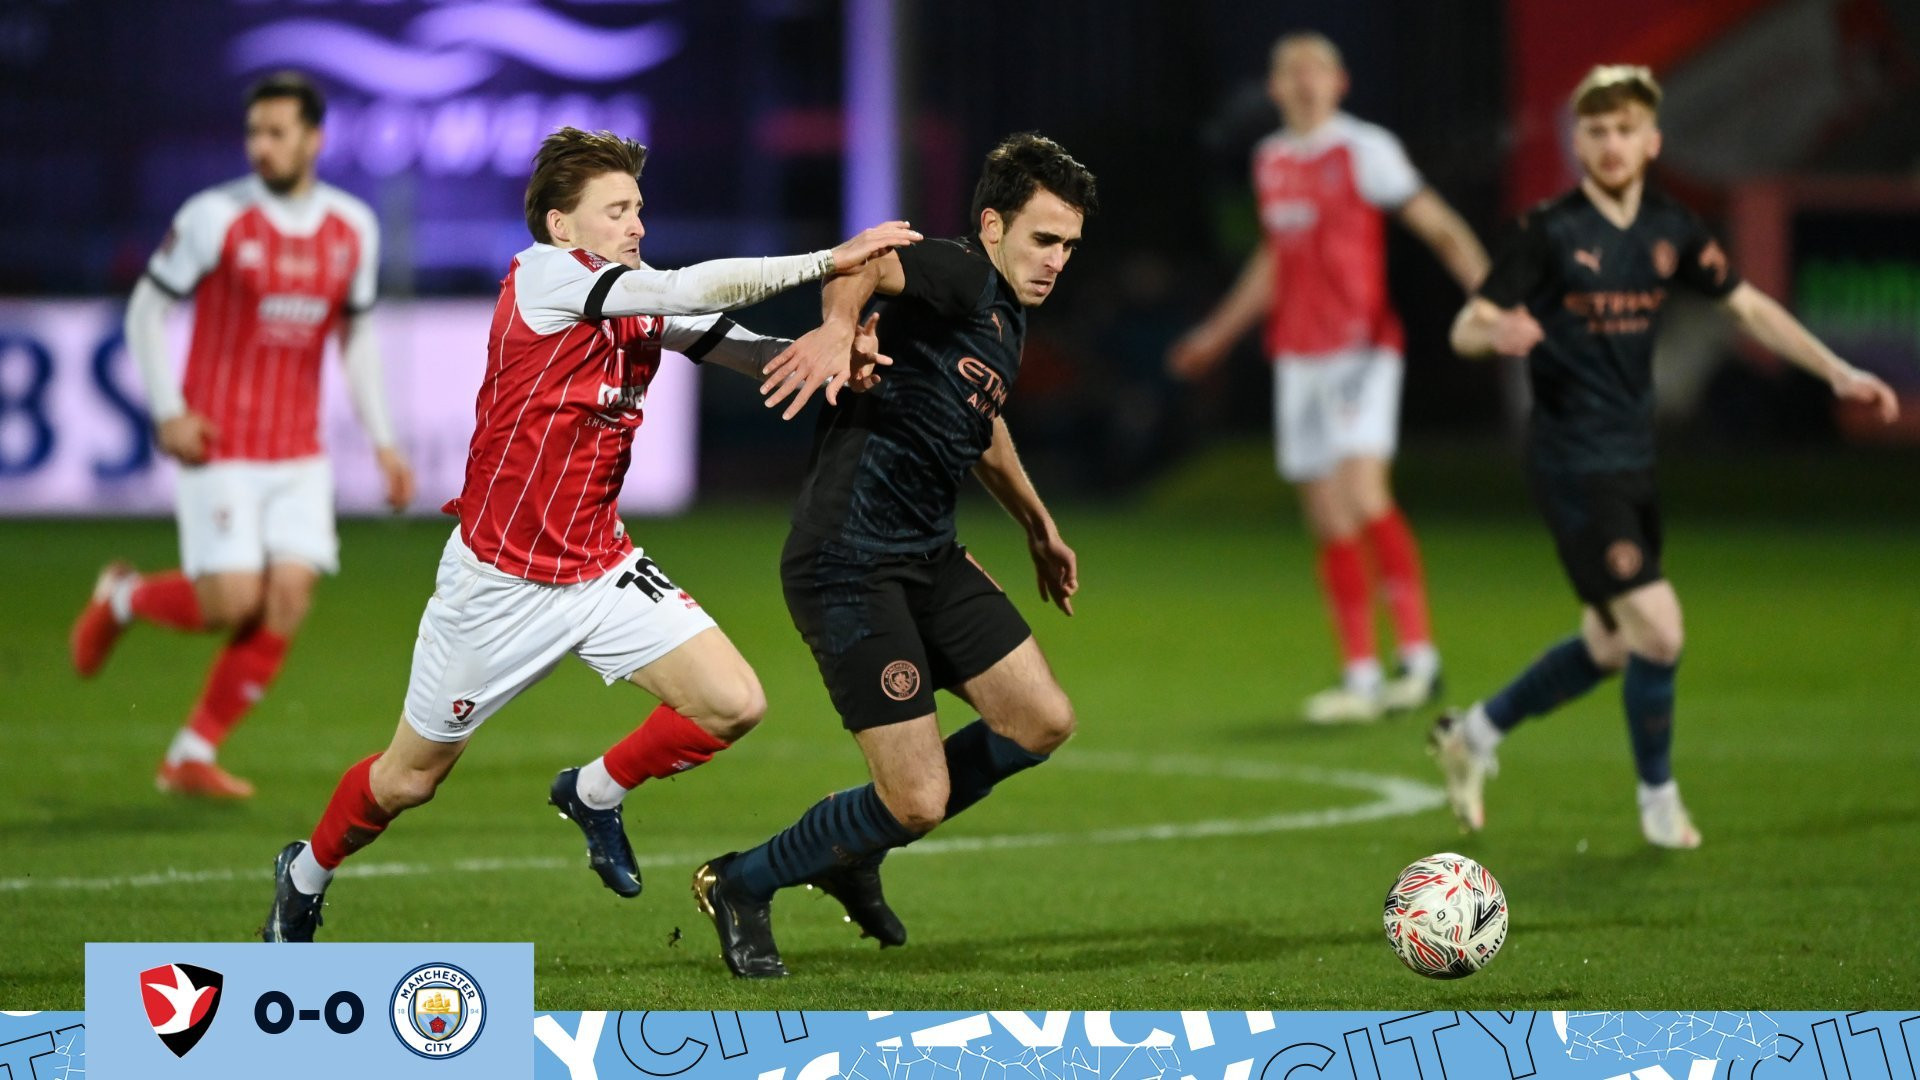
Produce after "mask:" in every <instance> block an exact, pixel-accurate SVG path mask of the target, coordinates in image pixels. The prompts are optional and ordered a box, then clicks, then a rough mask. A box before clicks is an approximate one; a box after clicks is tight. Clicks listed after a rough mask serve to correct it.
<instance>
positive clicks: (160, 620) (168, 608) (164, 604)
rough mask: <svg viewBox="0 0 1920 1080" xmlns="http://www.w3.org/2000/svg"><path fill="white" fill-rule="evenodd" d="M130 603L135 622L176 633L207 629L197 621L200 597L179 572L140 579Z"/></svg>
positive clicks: (199, 618)
mask: <svg viewBox="0 0 1920 1080" xmlns="http://www.w3.org/2000/svg"><path fill="white" fill-rule="evenodd" d="M130 599H131V601H132V607H133V617H134V618H136V619H145V620H146V621H148V622H150V623H155V624H157V625H160V626H168V627H172V628H173V629H175V630H204V629H206V628H207V624H206V622H205V620H203V619H202V618H201V617H200V596H199V594H197V593H195V592H194V591H193V581H192V580H191V579H190V578H188V577H187V576H186V575H185V574H182V573H181V572H180V571H178V570H163V571H161V572H160V573H158V574H147V575H145V576H143V577H141V579H140V584H138V585H135V586H134V587H133V593H132V595H131V597H130Z"/></svg>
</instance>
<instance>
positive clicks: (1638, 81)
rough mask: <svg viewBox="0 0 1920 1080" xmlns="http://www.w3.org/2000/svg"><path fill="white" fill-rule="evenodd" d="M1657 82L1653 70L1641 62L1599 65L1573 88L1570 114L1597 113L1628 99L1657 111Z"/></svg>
mask: <svg viewBox="0 0 1920 1080" xmlns="http://www.w3.org/2000/svg"><path fill="white" fill-rule="evenodd" d="M1661 96H1662V95H1661V93H1660V83H1659V81H1658V80H1656V79H1655V78H1654V77H1653V69H1652V68H1649V67H1646V66H1644V65H1641V64H1600V65H1597V66H1596V67H1594V69H1593V70H1592V71H1589V72H1587V77H1586V78H1584V79H1581V80H1580V85H1579V86H1576V87H1574V88H1573V114H1574V115H1575V116H1598V115H1600V114H1601V113H1610V112H1612V111H1614V110H1615V109H1619V108H1623V107H1625V106H1626V105H1627V104H1629V103H1631V102H1639V103H1640V104H1642V105H1645V106H1646V107H1647V108H1648V110H1649V111H1652V112H1655V113H1658V112H1659V111H1660V98H1661Z"/></svg>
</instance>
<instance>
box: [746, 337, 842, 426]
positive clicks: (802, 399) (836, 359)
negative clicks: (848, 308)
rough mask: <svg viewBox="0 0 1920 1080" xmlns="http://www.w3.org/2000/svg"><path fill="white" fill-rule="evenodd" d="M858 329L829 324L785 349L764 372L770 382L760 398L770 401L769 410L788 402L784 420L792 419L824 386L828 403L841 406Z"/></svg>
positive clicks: (761, 389) (762, 386)
mask: <svg viewBox="0 0 1920 1080" xmlns="http://www.w3.org/2000/svg"><path fill="white" fill-rule="evenodd" d="M855 330H856V327H855V326H854V325H853V324H851V323H842V322H839V321H829V322H826V323H822V324H821V325H819V326H817V327H814V328H813V329H812V330H809V331H807V332H806V333H805V334H802V335H801V336H800V340H798V341H796V342H794V343H793V344H791V345H789V346H787V347H786V348H785V349H783V350H781V352H780V355H779V356H776V357H774V358H773V360H772V361H770V362H769V363H768V364H767V366H766V367H765V368H762V369H761V374H763V375H765V376H766V377H767V379H766V381H765V382H763V383H761V384H760V396H761V397H764V398H766V399H767V400H766V406H767V408H769V409H771V408H773V407H774V406H775V405H778V404H780V403H781V402H782V401H786V402H787V409H786V411H785V412H783V413H781V414H780V419H782V420H791V419H793V418H794V417H795V416H798V415H799V414H800V410H801V409H802V408H804V407H805V406H806V404H807V399H809V398H811V397H813V392H814V391H815V390H818V389H820V388H821V387H823V386H824V387H826V388H827V395H826V396H827V404H829V405H837V404H839V403H840V388H841V387H842V386H845V385H846V383H847V379H848V377H849V376H850V375H851V374H852V369H853V344H854V340H853V339H854V336H855Z"/></svg>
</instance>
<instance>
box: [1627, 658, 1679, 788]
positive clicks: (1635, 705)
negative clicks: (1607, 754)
mask: <svg viewBox="0 0 1920 1080" xmlns="http://www.w3.org/2000/svg"><path fill="white" fill-rule="evenodd" d="M1679 666H1680V665H1679V664H1678V663H1677V662H1676V663H1672V664H1658V663H1655V662H1653V661H1652V660H1648V659H1647V658H1646V657H1643V656H1630V657H1628V658H1627V677H1626V678H1625V679H1624V680H1622V684H1621V687H1620V690H1621V694H1620V696H1621V697H1622V699H1624V700H1625V702H1626V706H1627V736H1628V738H1630V739H1631V740H1632V741H1633V765H1634V768H1635V769H1636V770H1637V771H1638V772H1639V773H1640V782H1641V783H1643V784H1646V785H1648V786H1649V787H1652V786H1657V785H1659V784H1664V783H1666V782H1667V781H1669V780H1671V779H1673V675H1674V672H1675V670H1677V669H1678V668H1679Z"/></svg>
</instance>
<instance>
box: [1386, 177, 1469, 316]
mask: <svg viewBox="0 0 1920 1080" xmlns="http://www.w3.org/2000/svg"><path fill="white" fill-rule="evenodd" d="M1399 217H1400V223H1401V224H1402V225H1405V226H1406V227H1407V229H1408V230H1409V231H1411V232H1412V233H1413V234H1414V235H1415V236H1418V237H1419V238H1420V239H1421V240H1423V241H1425V242H1426V245H1427V247H1429V248H1431V249H1433V257H1434V258H1436V259H1439V260H1440V265H1442V266H1444V267H1446V268H1447V273H1449V274H1452V275H1453V280H1455V281H1457V282H1459V283H1460V291H1461V292H1464V293H1466V294H1467V295H1468V296H1472V295H1473V291H1474V290H1475V289H1478V288H1479V287H1480V283H1481V282H1482V281H1485V280H1486V279H1487V267H1488V266H1489V265H1491V263H1490V262H1489V261H1488V259H1487V249H1486V248H1484V247H1482V246H1480V238H1479V237H1477V236H1475V235H1473V230H1472V229H1470V228H1468V227H1467V223H1466V222H1465V221H1464V220H1462V219H1461V217H1460V215H1459V214H1457V213H1455V212H1454V209H1453V207H1451V206H1449V205H1447V200H1445V199H1443V198H1441V197H1440V196H1439V194H1438V193H1436V192H1435V191H1434V190H1433V189H1432V188H1421V189H1420V193H1419V194H1418V195H1415V196H1414V197H1413V198H1411V199H1408V200H1407V201H1406V203H1405V204H1404V205H1402V206H1401V207H1400V211H1399Z"/></svg>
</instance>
